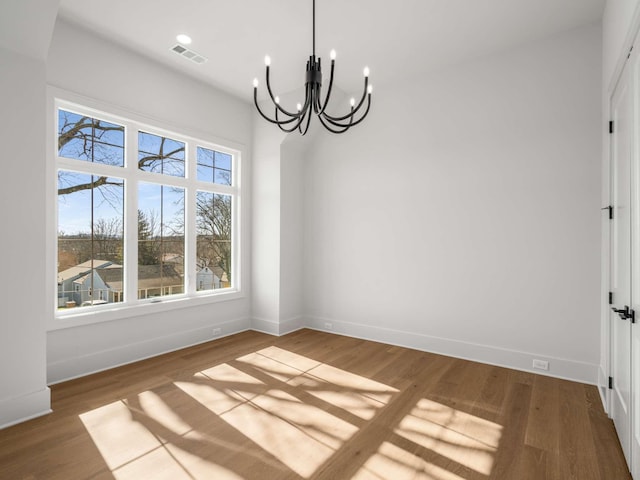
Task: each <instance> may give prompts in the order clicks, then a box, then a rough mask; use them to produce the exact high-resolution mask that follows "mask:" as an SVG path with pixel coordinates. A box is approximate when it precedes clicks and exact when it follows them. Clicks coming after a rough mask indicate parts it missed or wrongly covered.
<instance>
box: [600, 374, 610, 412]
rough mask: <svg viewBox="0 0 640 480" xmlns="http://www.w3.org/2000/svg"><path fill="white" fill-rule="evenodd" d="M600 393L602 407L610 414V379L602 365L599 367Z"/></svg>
mask: <svg viewBox="0 0 640 480" xmlns="http://www.w3.org/2000/svg"><path fill="white" fill-rule="evenodd" d="M598 392H599V393H600V400H602V407H603V408H604V411H605V412H606V413H607V414H608V413H609V377H608V376H607V374H606V373H605V371H604V368H602V365H599V366H598Z"/></svg>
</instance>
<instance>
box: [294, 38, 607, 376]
mask: <svg viewBox="0 0 640 480" xmlns="http://www.w3.org/2000/svg"><path fill="white" fill-rule="evenodd" d="M600 42H601V29H600V27H599V26H592V27H585V28H581V29H577V30H574V31H571V32H568V33H566V34H563V35H560V36H557V37H554V38H550V39H547V40H544V41H540V42H538V43H535V44H531V45H527V46H523V47H519V48H515V49H512V50H509V51H505V52H503V53H500V54H496V55H493V56H490V57H486V58H482V59H478V60H476V61H473V62H469V63H466V64H463V65H459V66H457V67H455V68H452V69H450V70H447V71H443V72H440V73H435V74H432V75H429V76H427V77H425V78H419V79H407V81H406V82H404V83H400V84H394V85H383V86H380V85H377V86H376V90H375V97H374V103H373V106H372V113H371V114H370V118H368V119H367V121H365V122H364V123H363V124H362V125H361V126H360V127H359V128H357V129H354V130H353V131H350V132H349V133H348V134H345V135H342V136H333V137H331V139H330V140H329V139H327V140H325V139H323V138H322V137H319V140H318V141H317V142H316V144H315V145H314V148H313V149H312V154H311V155H310V158H308V159H307V160H306V161H307V164H308V165H307V171H306V177H305V182H306V183H305V197H304V202H305V219H306V222H305V241H304V252H305V258H306V261H305V265H304V272H305V292H304V294H305V298H306V312H307V313H308V321H309V322H310V324H312V325H314V326H315V327H316V328H320V329H324V328H325V324H326V323H327V322H329V323H331V324H332V326H333V329H334V330H336V331H338V332H343V333H347V334H351V335H356V336H361V337H368V338H373V339H378V340H382V341H388V342H392V343H399V344H404V345H409V346H413V347H416V348H424V349H426V350H431V351H439V352H442V353H445V354H452V355H455V356H461V357H467V358H473V359H477V360H480V361H485V362H488V363H497V364H503V365H507V366H510V367H514V368H520V369H530V367H531V363H532V359H533V358H541V359H547V360H550V362H551V368H550V373H551V374H552V375H557V376H564V377H570V378H574V379H578V380H583V381H587V382H591V383H595V381H596V371H597V364H598V360H599V315H598V312H599V274H600V262H599V253H600V251H599V248H600V231H599V228H600V215H601V213H600V151H601V137H600V125H601V107H600V90H601V82H600V78H601V57H600V46H601V43H600Z"/></svg>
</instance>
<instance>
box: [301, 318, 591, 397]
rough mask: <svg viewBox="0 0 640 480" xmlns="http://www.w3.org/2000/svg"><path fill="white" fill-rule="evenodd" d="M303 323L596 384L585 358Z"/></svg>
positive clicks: (370, 328)
mask: <svg viewBox="0 0 640 480" xmlns="http://www.w3.org/2000/svg"><path fill="white" fill-rule="evenodd" d="M305 323H306V326H307V327H309V328H311V329H314V330H320V331H323V332H328V333H337V334H340V335H346V336H350V337H355V338H361V339H363V340H373V341H376V342H381V343H387V344H391V345H397V346H400V347H407V348H413V349H416V350H421V351H425V352H431V353H438V354H441V355H447V356H450V357H455V358H461V359H465V360H472V361H475V362H480V363H486V364H489V365H496V366H500V367H506V368H512V369H515V370H522V371H525V372H531V373H537V374H541V375H548V376H551V377H556V378H563V379H566V380H573V381H577V382H581V383H587V384H590V385H596V384H597V381H598V365H596V364H590V363H586V362H578V361H575V360H568V359H564V358H557V357H549V356H546V355H539V354H536V353H532V352H521V351H517V350H509V349H504V348H498V347H493V346H490V345H481V344H476V343H469V342H462V341H459V340H452V339H448V338H439V337H432V336H429V335H423V334H419V333H414V332H404V331H400V330H394V329H389V328H382V327H374V326H371V325H362V324H358V323H351V322H342V321H338V320H334V319H327V318H320V317H307V318H306V322H305ZM326 323H330V324H331V325H332V328H331V330H328V329H326V328H325V324H326ZM534 358H535V359H539V360H546V361H548V362H549V370H548V371H541V370H534V369H533V368H532V363H533V359H534Z"/></svg>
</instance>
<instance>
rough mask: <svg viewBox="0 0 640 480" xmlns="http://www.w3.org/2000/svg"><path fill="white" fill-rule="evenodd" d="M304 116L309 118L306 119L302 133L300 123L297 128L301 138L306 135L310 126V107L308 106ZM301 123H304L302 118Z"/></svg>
mask: <svg viewBox="0 0 640 480" xmlns="http://www.w3.org/2000/svg"><path fill="white" fill-rule="evenodd" d="M305 114H309V116H308V117H307V125H306V126H305V127H304V131H303V130H302V122H300V124H299V126H298V130H299V132H300V134H301V135H302V136H304V135H306V134H307V130H309V125H310V124H311V106H309V110H308V111H307V112H306V113H305ZM303 121H304V117H303Z"/></svg>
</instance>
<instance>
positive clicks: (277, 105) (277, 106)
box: [266, 65, 300, 118]
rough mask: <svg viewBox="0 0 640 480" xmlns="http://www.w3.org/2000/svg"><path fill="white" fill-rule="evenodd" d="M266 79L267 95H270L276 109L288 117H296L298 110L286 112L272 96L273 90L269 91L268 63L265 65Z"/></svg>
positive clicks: (298, 115) (298, 113) (298, 114)
mask: <svg viewBox="0 0 640 480" xmlns="http://www.w3.org/2000/svg"><path fill="white" fill-rule="evenodd" d="M266 80H267V82H266V83H267V92H269V96H270V97H271V101H272V102H273V104H274V105H275V106H276V108H277V109H278V110H280V111H281V112H282V113H284V114H285V115H288V116H290V117H296V118H298V117H300V112H297V113H291V112H288V111H287V110H285V109H284V108H282V107H281V106H280V104H279V103H278V102H276V98H275V97H274V96H273V92H272V91H271V82H270V81H269V65H267V73H266Z"/></svg>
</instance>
